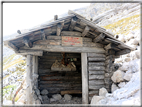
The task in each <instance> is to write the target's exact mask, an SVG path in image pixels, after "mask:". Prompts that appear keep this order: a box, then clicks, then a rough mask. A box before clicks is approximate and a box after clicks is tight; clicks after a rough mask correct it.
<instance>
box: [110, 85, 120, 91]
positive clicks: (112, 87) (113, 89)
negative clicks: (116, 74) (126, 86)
mask: <svg viewBox="0 0 142 107" xmlns="http://www.w3.org/2000/svg"><path fill="white" fill-rule="evenodd" d="M117 89H119V88H118V87H117V86H116V84H114V83H113V84H112V86H111V92H112V93H113V92H114V91H115V90H117Z"/></svg>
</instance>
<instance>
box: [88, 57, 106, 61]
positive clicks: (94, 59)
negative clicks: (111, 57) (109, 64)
mask: <svg viewBox="0 0 142 107" xmlns="http://www.w3.org/2000/svg"><path fill="white" fill-rule="evenodd" d="M88 61H105V58H90V57H89V58H88Z"/></svg>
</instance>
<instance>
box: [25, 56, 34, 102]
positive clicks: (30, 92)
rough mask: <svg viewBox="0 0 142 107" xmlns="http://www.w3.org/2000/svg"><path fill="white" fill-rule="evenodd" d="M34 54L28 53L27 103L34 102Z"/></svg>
mask: <svg viewBox="0 0 142 107" xmlns="http://www.w3.org/2000/svg"><path fill="white" fill-rule="evenodd" d="M31 80H32V55H27V73H26V84H27V86H28V87H27V89H26V99H27V104H32V103H33V102H32V100H33V97H32V90H31V89H32V83H31Z"/></svg>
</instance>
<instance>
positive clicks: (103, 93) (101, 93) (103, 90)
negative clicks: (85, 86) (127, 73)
mask: <svg viewBox="0 0 142 107" xmlns="http://www.w3.org/2000/svg"><path fill="white" fill-rule="evenodd" d="M107 93H108V92H107V90H106V89H105V88H101V89H99V96H105V95H106V94H107Z"/></svg>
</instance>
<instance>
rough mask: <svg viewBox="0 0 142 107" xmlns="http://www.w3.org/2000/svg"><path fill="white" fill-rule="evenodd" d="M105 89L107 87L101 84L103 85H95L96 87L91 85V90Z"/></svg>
mask: <svg viewBox="0 0 142 107" xmlns="http://www.w3.org/2000/svg"><path fill="white" fill-rule="evenodd" d="M103 87H105V85H103V84H101V85H95V86H90V85H89V89H100V88H103Z"/></svg>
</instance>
